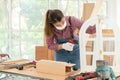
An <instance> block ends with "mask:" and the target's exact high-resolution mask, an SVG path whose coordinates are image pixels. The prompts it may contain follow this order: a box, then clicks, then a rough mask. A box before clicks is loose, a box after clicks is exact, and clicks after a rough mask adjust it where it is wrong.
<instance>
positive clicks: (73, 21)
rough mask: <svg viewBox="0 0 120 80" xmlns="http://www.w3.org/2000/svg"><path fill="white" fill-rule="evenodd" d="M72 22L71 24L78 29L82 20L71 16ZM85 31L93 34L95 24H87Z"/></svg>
mask: <svg viewBox="0 0 120 80" xmlns="http://www.w3.org/2000/svg"><path fill="white" fill-rule="evenodd" d="M72 23H73V26H74V27H76V28H78V29H81V27H82V25H83V23H84V21H82V20H80V19H78V18H75V17H72ZM86 33H88V34H93V33H96V26H95V25H93V26H91V25H90V26H89V27H88V28H87V30H86Z"/></svg>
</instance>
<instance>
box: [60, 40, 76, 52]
mask: <svg viewBox="0 0 120 80" xmlns="http://www.w3.org/2000/svg"><path fill="white" fill-rule="evenodd" d="M73 47H74V44H72V43H69V42H67V43H64V44H62V49H65V50H67V51H73Z"/></svg>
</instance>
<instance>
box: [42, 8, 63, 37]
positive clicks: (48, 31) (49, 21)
mask: <svg viewBox="0 0 120 80" xmlns="http://www.w3.org/2000/svg"><path fill="white" fill-rule="evenodd" d="M63 17H64V15H63V13H62V11H60V10H58V9H54V10H48V11H47V12H46V18H45V27H44V32H45V36H47V37H49V36H52V35H53V34H54V29H55V28H54V26H53V24H54V23H56V22H59V21H61V19H62V18H63Z"/></svg>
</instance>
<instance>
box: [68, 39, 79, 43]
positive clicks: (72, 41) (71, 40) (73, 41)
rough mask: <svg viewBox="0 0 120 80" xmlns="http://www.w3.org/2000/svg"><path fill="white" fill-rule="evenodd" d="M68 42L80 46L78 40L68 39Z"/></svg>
mask: <svg viewBox="0 0 120 80" xmlns="http://www.w3.org/2000/svg"><path fill="white" fill-rule="evenodd" d="M67 42H70V43H73V44H79V42H78V40H76V39H74V38H68V39H67Z"/></svg>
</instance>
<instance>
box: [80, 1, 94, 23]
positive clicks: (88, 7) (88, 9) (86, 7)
mask: <svg viewBox="0 0 120 80" xmlns="http://www.w3.org/2000/svg"><path fill="white" fill-rule="evenodd" d="M93 8H94V3H84V4H83V15H82V20H83V21H86V20H87V19H89V18H90V16H91V13H92V11H93Z"/></svg>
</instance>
